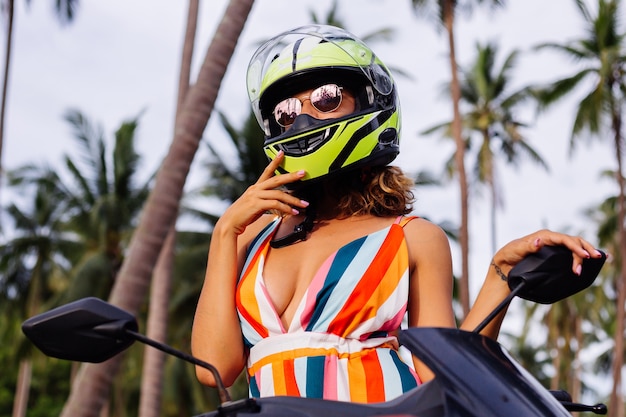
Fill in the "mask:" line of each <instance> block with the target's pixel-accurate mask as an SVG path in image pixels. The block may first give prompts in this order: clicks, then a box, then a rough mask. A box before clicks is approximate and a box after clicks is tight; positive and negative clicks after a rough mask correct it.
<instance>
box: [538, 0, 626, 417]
mask: <svg viewBox="0 0 626 417" xmlns="http://www.w3.org/2000/svg"><path fill="white" fill-rule="evenodd" d="M576 5H577V7H578V10H579V11H580V13H581V15H582V17H583V19H584V21H585V24H586V33H587V35H588V36H587V37H585V38H581V39H578V40H574V41H570V42H567V43H565V44H556V43H546V44H543V45H540V46H539V48H551V49H555V50H557V51H559V52H563V53H565V54H566V55H567V56H569V57H571V58H573V59H574V60H575V61H576V62H580V63H581V67H582V69H581V70H580V71H578V72H576V73H575V74H573V75H571V76H569V77H566V78H563V79H560V80H557V81H555V82H554V83H553V84H552V85H551V86H549V87H547V88H545V89H543V90H542V91H540V92H539V94H538V96H539V98H540V99H541V100H542V102H543V105H544V106H548V105H551V104H553V103H554V102H556V101H557V100H558V99H560V98H562V97H564V96H566V95H567V94H569V93H571V92H572V91H575V90H576V89H577V87H579V86H581V85H588V84H585V83H587V82H590V83H591V86H592V88H591V90H590V91H589V93H588V94H587V95H585V96H584V97H583V98H582V100H581V101H580V102H579V104H578V108H577V111H576V117H575V119H574V124H573V127H572V135H571V140H570V149H571V150H572V151H573V150H574V145H575V143H576V139H578V138H580V137H581V136H586V135H591V136H597V137H603V136H604V135H603V133H605V132H607V131H608V132H610V133H611V137H612V139H613V149H614V152H615V160H616V164H617V168H616V175H615V180H616V183H617V186H618V190H619V194H618V206H617V207H618V209H617V214H618V217H617V230H618V237H619V256H620V257H621V258H622V259H626V228H625V224H624V221H625V220H626V204H625V200H624V199H625V196H624V192H625V191H626V189H625V184H624V176H623V175H624V174H623V172H624V171H623V159H622V149H623V147H624V137H623V132H622V117H623V114H624V99H625V95H624V92H625V91H626V33H625V32H623V29H622V28H620V26H619V24H620V21H619V18H620V17H621V16H623V13H622V12H621V9H620V1H619V0H598V10H597V14H596V15H595V16H594V15H593V14H592V13H591V12H590V11H589V9H588V8H587V6H586V5H585V3H584V2H583V1H582V0H578V1H576ZM615 288H616V292H617V295H618V296H617V315H616V331H615V335H614V338H615V352H616V353H615V356H614V357H613V366H612V368H613V372H612V373H613V389H612V392H611V398H610V401H609V413H610V415H611V416H617V415H622V416H623V413H624V410H623V398H621V395H620V394H619V393H620V390H621V386H622V381H621V372H622V367H623V363H624V307H625V303H626V262H622V269H621V272H620V276H619V278H618V279H617V280H616V282H615Z"/></svg>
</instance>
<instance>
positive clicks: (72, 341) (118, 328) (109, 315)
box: [22, 297, 138, 363]
mask: <svg viewBox="0 0 626 417" xmlns="http://www.w3.org/2000/svg"><path fill="white" fill-rule="evenodd" d="M137 329H138V326H137V321H136V320H135V317H133V316H132V315H131V314H129V313H127V312H126V311H124V310H121V309H119V308H117V307H115V306H113V305H111V304H108V303H106V302H104V301H102V300H100V299H98V298H95V297H89V298H83V299H81V300H78V301H75V302H72V303H69V304H66V305H63V306H61V307H57V308H55V309H52V310H50V311H47V312H45V313H42V314H39V315H37V316H35V317H32V318H30V319H28V320H26V321H25V322H24V323H22V331H23V332H24V334H25V335H26V337H28V338H29V339H30V340H31V341H32V342H33V343H34V344H35V346H37V348H39V349H40V350H41V351H42V352H43V353H45V354H46V355H47V356H51V357H54V358H59V359H67V360H71V361H79V362H93V363H98V362H103V361H105V360H107V359H109V358H111V357H113V356H115V355H117V354H118V353H120V352H122V351H123V350H125V349H126V348H128V347H129V346H130V345H131V344H133V342H134V341H135V340H134V339H133V338H132V337H130V336H129V335H128V333H127V332H126V330H131V331H133V332H136V331H137Z"/></svg>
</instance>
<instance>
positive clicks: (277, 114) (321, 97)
mask: <svg viewBox="0 0 626 417" xmlns="http://www.w3.org/2000/svg"><path fill="white" fill-rule="evenodd" d="M302 100H311V104H312V105H313V107H315V108H316V109H317V110H318V111H320V112H322V113H328V112H331V111H334V110H337V109H338V108H339V106H340V105H341V87H339V86H338V85H337V84H325V85H323V86H321V87H317V88H316V89H315V90H313V91H312V92H311V95H310V96H309V97H305V98H303V99H302ZM300 113H302V101H300V99H297V98H296V97H291V98H286V99H284V100H283V101H281V102H280V103H278V104H277V105H276V107H274V118H275V119H276V122H277V123H278V124H279V125H281V126H282V127H288V126H291V125H292V124H293V122H294V120H295V119H296V117H298V115H299V114H300Z"/></svg>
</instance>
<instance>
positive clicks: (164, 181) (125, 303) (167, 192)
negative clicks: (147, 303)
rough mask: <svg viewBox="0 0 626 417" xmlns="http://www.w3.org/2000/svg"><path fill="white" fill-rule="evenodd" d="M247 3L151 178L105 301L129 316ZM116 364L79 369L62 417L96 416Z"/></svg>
mask: <svg viewBox="0 0 626 417" xmlns="http://www.w3.org/2000/svg"><path fill="white" fill-rule="evenodd" d="M252 3H253V1H252V0H231V2H230V3H229V5H228V7H227V8H226V11H225V12H224V17H223V19H222V21H221V22H220V24H219V26H218V28H217V31H216V35H215V37H214V39H213V41H212V42H211V44H210V45H209V48H208V50H207V52H206V55H205V60H204V63H203V64H202V66H201V68H200V71H199V74H198V78H197V80H196V82H195V83H194V84H193V85H192V86H191V87H190V88H189V91H188V92H187V94H186V98H185V101H184V104H183V107H182V108H181V109H180V112H179V114H178V117H177V118H176V123H175V129H174V139H173V141H172V145H171V147H170V149H169V151H168V154H167V156H166V157H165V159H164V160H163V163H162V165H161V168H160V170H159V172H158V174H157V176H156V180H155V184H154V188H153V190H152V192H151V193H150V196H149V198H148V201H147V203H146V205H145V208H144V212H143V214H142V217H141V220H140V222H139V225H138V227H137V229H136V231H135V233H134V235H133V238H132V240H131V243H130V248H129V252H128V256H127V257H126V259H125V260H124V263H123V264H122V268H121V270H120V273H119V275H118V278H117V280H116V282H115V285H114V287H113V291H112V293H111V297H110V301H111V303H112V304H114V305H117V306H119V307H120V308H122V309H125V310H127V311H129V312H130V313H131V314H136V313H137V311H138V309H139V307H140V306H141V304H142V301H143V300H144V299H145V297H146V293H147V288H148V285H149V282H150V278H151V273H152V270H153V268H154V265H155V263H156V261H157V259H158V256H159V252H160V251H161V248H162V246H163V242H164V241H165V238H166V236H167V234H168V233H169V232H170V230H171V227H172V225H173V224H174V221H175V220H176V217H177V214H178V208H179V204H180V199H181V197H182V193H183V188H184V185H185V179H186V177H187V174H188V172H189V168H190V166H191V163H192V161H193V158H194V156H195V153H196V151H197V148H198V143H199V141H200V138H201V137H202V133H203V131H204V129H205V128H206V125H207V122H208V120H209V117H210V115H211V113H212V110H213V105H214V103H215V99H216V97H217V93H218V90H219V86H220V83H221V80H222V78H223V77H224V74H225V72H226V67H227V65H228V62H229V60H230V58H231V57H232V54H233V52H234V49H235V46H236V43H237V40H238V39H239V36H240V34H241V31H242V30H243V26H244V24H245V21H246V19H247V17H248V14H249V13H250V10H251V8H252ZM216 57H219V59H216ZM120 362H121V358H120V357H116V358H113V359H111V360H109V361H107V362H106V363H103V364H98V365H95V364H84V365H82V366H81V369H80V371H79V373H78V375H77V378H76V380H75V382H74V384H73V386H72V388H73V389H72V392H71V394H70V397H69V398H68V401H67V403H66V405H65V407H64V409H63V412H62V414H61V415H62V416H94V417H96V416H98V415H99V413H100V410H101V407H102V406H103V404H104V403H105V402H106V400H107V398H108V396H109V392H110V386H111V382H112V380H113V376H114V375H116V373H117V371H118V369H119V365H120Z"/></svg>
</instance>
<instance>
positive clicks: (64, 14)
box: [0, 0, 78, 175]
mask: <svg viewBox="0 0 626 417" xmlns="http://www.w3.org/2000/svg"><path fill="white" fill-rule="evenodd" d="M26 2H27V3H30V0H26ZM1 7H2V10H4V11H5V12H6V14H7V36H6V44H5V52H4V76H3V79H2V103H0V175H3V174H4V165H3V164H2V148H3V146H2V145H3V143H4V122H5V115H6V101H7V91H8V86H9V69H10V67H11V49H12V48H11V47H12V45H13V22H14V19H15V0H4V1H3V2H2V3H1ZM77 7H78V0H56V1H55V3H54V10H55V12H56V16H57V18H58V19H59V22H61V24H67V23H70V22H72V21H73V20H74V16H75V10H76V8H77Z"/></svg>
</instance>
